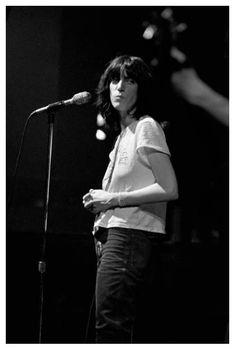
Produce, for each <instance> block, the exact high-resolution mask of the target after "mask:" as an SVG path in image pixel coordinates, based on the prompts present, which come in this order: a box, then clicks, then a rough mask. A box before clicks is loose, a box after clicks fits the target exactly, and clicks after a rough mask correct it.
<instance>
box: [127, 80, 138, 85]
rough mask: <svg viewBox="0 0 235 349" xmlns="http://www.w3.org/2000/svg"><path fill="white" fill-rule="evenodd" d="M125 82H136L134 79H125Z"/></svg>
mask: <svg viewBox="0 0 235 349" xmlns="http://www.w3.org/2000/svg"><path fill="white" fill-rule="evenodd" d="M127 82H128V84H135V83H136V82H135V80H134V79H127Z"/></svg>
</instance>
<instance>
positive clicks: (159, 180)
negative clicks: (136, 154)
mask: <svg viewBox="0 0 235 349" xmlns="http://www.w3.org/2000/svg"><path fill="white" fill-rule="evenodd" d="M144 151H145V152H146V154H147V157H148V160H149V163H150V165H151V168H152V171H153V175H154V178H155V183H154V184H151V185H149V186H147V187H144V188H141V189H138V190H134V191H131V192H124V193H120V194H119V195H118V196H119V197H118V199H119V201H120V206H136V205H141V204H146V203H153V202H160V201H170V200H176V199H177V198H178V185H177V180H176V176H175V172H174V169H173V167H172V164H171V161H170V158H169V156H168V155H167V154H164V153H160V152H157V151H156V150H154V149H151V148H144Z"/></svg>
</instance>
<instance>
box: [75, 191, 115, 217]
mask: <svg viewBox="0 0 235 349" xmlns="http://www.w3.org/2000/svg"><path fill="white" fill-rule="evenodd" d="M82 199H83V205H84V207H85V208H86V209H88V210H89V211H91V212H93V213H95V214H96V213H99V212H101V211H107V210H109V209H110V208H112V207H115V206H117V203H118V199H117V195H116V194H115V193H108V192H107V191H105V190H100V189H96V190H94V189H90V190H89V192H88V193H87V194H85V195H84V196H83V198H82Z"/></svg>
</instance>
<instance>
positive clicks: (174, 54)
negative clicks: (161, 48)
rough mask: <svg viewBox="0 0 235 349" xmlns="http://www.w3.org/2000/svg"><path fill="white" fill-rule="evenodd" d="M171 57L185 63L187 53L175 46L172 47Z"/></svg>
mask: <svg viewBox="0 0 235 349" xmlns="http://www.w3.org/2000/svg"><path fill="white" fill-rule="evenodd" d="M171 57H173V58H175V59H176V60H177V61H178V62H180V63H184V62H185V61H186V58H187V57H186V55H185V54H184V53H183V52H182V51H180V50H178V48H177V47H175V46H173V47H172V48H171Z"/></svg>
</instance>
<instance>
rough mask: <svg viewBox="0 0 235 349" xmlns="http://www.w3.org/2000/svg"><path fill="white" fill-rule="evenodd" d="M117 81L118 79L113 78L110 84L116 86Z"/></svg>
mask: <svg viewBox="0 0 235 349" xmlns="http://www.w3.org/2000/svg"><path fill="white" fill-rule="evenodd" d="M118 81H119V79H118V78H113V79H112V81H111V82H112V83H113V84H117V83H118Z"/></svg>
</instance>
